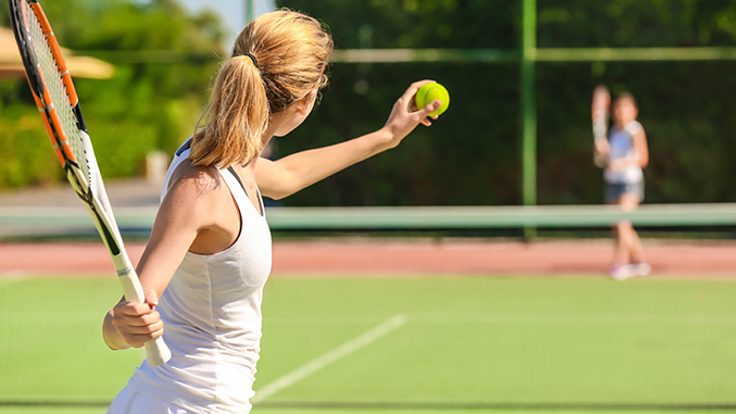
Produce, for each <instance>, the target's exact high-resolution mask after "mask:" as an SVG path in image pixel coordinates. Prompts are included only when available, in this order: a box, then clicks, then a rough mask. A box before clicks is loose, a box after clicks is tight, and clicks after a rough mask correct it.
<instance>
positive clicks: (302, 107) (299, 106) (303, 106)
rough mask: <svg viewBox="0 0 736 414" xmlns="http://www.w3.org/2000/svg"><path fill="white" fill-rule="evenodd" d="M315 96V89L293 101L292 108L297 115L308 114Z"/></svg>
mask: <svg viewBox="0 0 736 414" xmlns="http://www.w3.org/2000/svg"><path fill="white" fill-rule="evenodd" d="M316 97H317V91H316V90H315V91H312V92H309V93H308V94H307V95H306V96H305V97H303V98H302V99H299V100H298V101H295V102H294V104H293V105H294V110H296V112H297V113H298V114H299V115H305V114H308V113H309V112H310V111H311V110H312V104H313V103H314V100H315V99H316Z"/></svg>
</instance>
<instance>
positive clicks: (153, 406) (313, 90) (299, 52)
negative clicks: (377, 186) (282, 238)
mask: <svg viewBox="0 0 736 414" xmlns="http://www.w3.org/2000/svg"><path fill="white" fill-rule="evenodd" d="M332 47H333V46H332V39H331V37H330V36H329V35H328V34H327V32H326V31H325V30H324V29H323V27H322V26H321V25H320V23H319V22H317V21H316V20H315V19H313V18H311V17H309V16H306V15H303V14H301V13H297V12H293V11H288V10H281V11H276V12H272V13H268V14H265V15H263V16H261V17H259V18H258V19H256V20H254V21H253V22H252V23H250V24H248V26H246V27H245V29H244V30H243V32H242V33H241V34H240V35H239V37H238V39H237V40H236V43H235V47H234V49H233V53H232V56H231V57H229V58H227V59H225V61H224V62H223V63H222V65H221V67H220V70H219V73H218V74H217V77H216V80H215V84H214V87H213V90H212V96H211V100H210V104H209V107H208V111H207V116H206V118H205V122H204V125H203V126H202V128H200V129H199V130H198V131H197V132H196V133H195V134H194V136H193V137H192V138H191V139H189V140H187V141H186V142H185V143H184V144H183V145H182V146H181V148H179V150H178V151H177V153H176V156H175V158H174V161H173V162H172V164H171V167H170V168H169V172H168V175H167V179H166V184H165V186H164V190H163V193H162V202H161V206H160V208H159V211H158V214H157V216H156V219H155V222H154V224H153V228H152V231H151V236H150V239H149V242H148V245H147V246H146V249H145V251H144V253H143V256H142V257H141V260H140V262H139V264H138V268H137V270H138V275H139V276H140V279H141V283H142V284H143V287H144V290H145V292H146V303H131V302H127V301H125V300H121V301H120V302H119V303H118V304H117V305H115V306H114V307H113V308H112V309H111V310H110V311H109V312H108V313H107V314H106V315H105V320H104V323H103V336H104V339H105V342H106V343H107V345H108V346H109V347H110V348H112V349H124V348H128V347H131V346H132V347H141V346H142V345H143V344H144V343H145V342H147V341H150V340H152V339H155V338H158V337H160V336H162V335H163V336H164V339H165V341H166V343H167V344H168V345H169V347H170V348H171V351H172V357H171V360H170V361H169V362H168V363H166V364H164V365H161V366H157V367H154V366H151V365H149V364H148V363H147V362H144V363H143V364H142V365H141V367H139V368H138V369H137V370H136V371H135V373H134V374H133V376H132V378H131V379H130V381H129V382H128V384H127V385H126V387H125V388H124V389H123V390H122V391H121V392H120V394H118V396H117V398H116V399H115V400H114V401H113V403H112V405H111V406H110V408H109V409H108V412H109V413H112V414H118V413H136V414H139V413H247V412H249V411H250V408H251V406H250V403H249V399H250V398H251V397H252V396H253V382H254V380H255V372H256V361H257V360H258V357H259V351H260V338H261V299H262V292H263V285H264V284H265V282H266V280H267V278H268V275H269V273H270V270H271V235H270V231H269V229H268V224H267V223H266V221H265V216H264V208H263V203H262V201H261V194H262V195H264V196H267V197H270V198H274V199H280V198H283V197H286V196H288V195H290V194H293V193H295V192H297V191H299V190H301V189H303V188H305V187H307V186H309V185H312V184H314V183H316V182H318V181H320V180H322V179H324V178H325V177H328V176H330V175H332V174H334V173H336V172H338V171H340V170H342V169H344V168H346V167H348V166H350V165H352V164H355V163H357V162H359V161H362V160H364V159H366V158H369V157H371V156H373V155H376V154H378V153H380V152H383V151H386V150H388V149H391V148H394V147H396V146H397V145H399V143H401V141H402V140H403V139H404V138H405V137H406V136H407V135H408V134H409V133H410V132H411V131H412V130H413V129H414V128H415V127H416V126H417V125H419V124H423V125H426V126H429V125H431V121H430V120H429V119H428V118H427V115H428V114H429V113H430V112H432V111H434V110H435V109H436V108H438V107H439V105H440V102H439V101H434V102H432V103H430V104H429V105H427V107H425V108H419V109H417V108H413V107H412V104H411V102H412V101H413V99H412V98H413V96H414V95H415V93H416V91H417V89H418V88H419V87H420V86H421V85H423V84H424V83H427V82H429V81H419V82H415V83H414V84H412V85H411V86H410V87H409V88H408V89H407V90H406V91H405V92H404V93H403V95H402V96H401V97H400V98H399V99H398V100H397V101H396V103H395V104H394V106H393V109H392V111H391V113H390V115H389V117H388V121H387V122H386V124H385V125H384V126H383V127H381V128H379V129H378V130H376V131H375V132H371V133H369V134H366V135H363V136H360V137H357V138H354V139H351V140H347V141H344V142H341V143H339V144H335V145H331V146H327V147H323V148H317V149H313V150H308V151H303V152H299V153H296V154H292V155H290V156H287V157H285V158H282V159H279V160H276V161H271V160H268V159H265V158H261V157H260V154H261V151H262V149H263V147H264V146H265V145H266V144H267V143H268V142H269V140H270V139H271V138H272V137H274V136H276V137H281V136H284V135H286V134H288V133H289V132H291V131H292V130H294V129H295V128H296V127H298V126H299V125H300V124H301V123H302V122H303V121H304V119H305V118H306V117H307V116H308V115H309V113H310V112H311V111H312V108H313V107H314V103H315V100H316V98H317V95H318V93H319V91H320V89H321V88H323V87H324V86H325V84H326V83H327V78H326V76H325V68H326V67H327V64H328V62H329V59H330V55H331V52H332ZM158 298H161V299H160V300H159V299H158Z"/></svg>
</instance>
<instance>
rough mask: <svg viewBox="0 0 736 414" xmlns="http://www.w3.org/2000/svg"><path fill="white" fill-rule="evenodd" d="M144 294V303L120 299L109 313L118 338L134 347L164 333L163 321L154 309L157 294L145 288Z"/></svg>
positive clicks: (140, 345)
mask: <svg viewBox="0 0 736 414" xmlns="http://www.w3.org/2000/svg"><path fill="white" fill-rule="evenodd" d="M145 296H146V301H145V302H144V303H138V302H128V301H121V302H119V303H118V304H117V305H115V307H114V308H112V310H111V311H110V313H109V316H110V319H111V322H112V326H114V327H115V330H116V331H117V333H118V335H119V336H120V338H121V339H122V340H123V341H125V343H126V344H128V345H129V346H132V347H134V348H140V347H142V346H143V344H145V343H146V342H148V341H151V340H154V339H156V338H159V337H160V336H161V335H163V334H164V323H163V322H162V321H161V316H160V315H159V313H158V311H157V310H156V305H157V304H158V295H156V291H155V290H153V289H147V290H145Z"/></svg>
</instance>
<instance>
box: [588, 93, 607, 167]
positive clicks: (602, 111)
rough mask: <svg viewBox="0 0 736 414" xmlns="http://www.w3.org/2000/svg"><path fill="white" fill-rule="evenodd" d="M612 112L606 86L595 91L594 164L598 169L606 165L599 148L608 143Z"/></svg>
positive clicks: (592, 106) (592, 109)
mask: <svg viewBox="0 0 736 414" xmlns="http://www.w3.org/2000/svg"><path fill="white" fill-rule="evenodd" d="M610 110H611V94H610V93H609V92H608V88H606V87H605V86H604V85H598V86H596V87H595V89H594V90H593V104H592V105H591V114H592V118H593V162H594V163H595V165H597V166H598V167H604V166H605V165H606V161H607V159H606V157H605V156H603V155H602V154H601V153H600V152H598V149H597V148H598V147H600V146H602V145H605V143H607V142H608V138H607V133H608V117H609V113H610Z"/></svg>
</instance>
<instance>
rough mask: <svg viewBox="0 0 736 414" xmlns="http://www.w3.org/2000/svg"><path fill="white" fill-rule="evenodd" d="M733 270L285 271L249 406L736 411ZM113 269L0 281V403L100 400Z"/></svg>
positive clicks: (275, 411)
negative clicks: (727, 275)
mask: <svg viewBox="0 0 736 414" xmlns="http://www.w3.org/2000/svg"><path fill="white" fill-rule="evenodd" d="M734 295H736V281H730V280H694V279H693V280H684V279H669V280H668V279H643V280H634V281H631V282H627V283H616V282H613V281H610V280H607V279H601V278H595V277H568V278H565V277H562V278H538V277H513V278H512V277H502V276H498V277H482V278H481V277H461V276H452V275H438V276H433V277H426V276H422V277H416V278H401V279H396V278H362V279H349V278H344V279H343V278H324V279H319V278H316V279H315V278H312V279H305V278H296V277H295V278H289V277H276V278H274V279H273V280H271V281H270V282H269V284H268V285H267V289H266V297H265V306H264V315H265V319H264V339H263V343H262V346H263V350H262V359H261V362H260V363H259V373H258V381H257V383H256V391H257V392H258V395H257V397H256V399H257V404H256V408H255V409H254V412H256V413H258V412H261V413H266V414H286V413H289V414H297V413H312V412H326V413H348V412H350V413H354V412H377V413H382V414H384V413H394V412H396V413H422V414H423V413H437V412H453V413H465V412H468V413H469V412H483V411H495V412H503V411H509V410H513V411H514V412H547V411H549V412H566V411H575V412H589V411H597V412H607V413H608V412H627V413H632V412H648V413H649V412H666V411H674V410H676V411H687V412H706V411H707V412H728V411H729V410H736V398H735V397H734V396H735V395H736V378H735V377H734V376H733V372H736V353H734V352H733V350H734V349H736V330H734V327H736V302H734V301H733V297H734ZM117 296H118V286H117V285H116V281H115V280H111V279H108V278H92V279H54V278H43V277H39V278H19V279H12V278H6V279H2V280H0V332H3V336H2V337H0V373H1V374H0V402H1V405H0V413H3V414H5V413H47V412H60V413H101V412H104V407H105V404H106V403H107V402H108V401H109V400H110V399H111V398H112V397H113V396H114V395H115V393H116V392H117V391H118V390H119V389H120V388H121V387H122V386H123V385H124V384H125V381H126V380H127V378H128V376H129V374H130V373H131V371H132V369H133V367H134V365H135V364H136V362H137V361H138V360H139V358H140V357H141V355H142V354H141V353H140V352H138V351H123V352H111V351H108V350H107V349H106V348H105V345H104V344H103V343H102V340H101V337H100V334H99V328H100V327H99V322H100V318H101V316H102V314H103V312H104V311H105V309H107V307H108V306H109V305H110V304H111V302H112V301H113V300H114V299H115V298H116V297H117Z"/></svg>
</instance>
